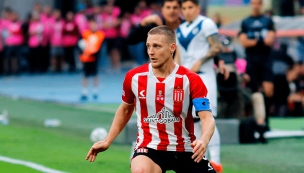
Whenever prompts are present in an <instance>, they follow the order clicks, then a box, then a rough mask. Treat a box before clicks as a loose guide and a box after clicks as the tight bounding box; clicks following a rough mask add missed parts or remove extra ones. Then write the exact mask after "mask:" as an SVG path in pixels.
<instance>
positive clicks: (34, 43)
mask: <svg viewBox="0 0 304 173" xmlns="http://www.w3.org/2000/svg"><path fill="white" fill-rule="evenodd" d="M160 10H161V6H160V4H158V3H151V4H149V6H147V3H146V1H139V2H138V4H137V6H136V7H135V8H134V10H133V11H132V13H131V12H130V11H125V12H123V13H122V11H121V9H120V7H118V6H115V5H114V0H108V1H106V2H105V3H102V4H98V5H95V6H92V5H91V4H90V3H87V4H85V3H83V4H82V3H80V4H78V5H77V13H76V14H75V13H74V12H72V11H69V12H67V13H66V14H65V15H63V14H62V13H61V11H60V10H58V9H52V8H51V7H50V6H41V4H39V3H36V4H34V6H33V9H32V11H31V12H30V13H29V14H28V16H27V18H26V20H25V21H21V20H20V19H19V16H18V12H16V11H13V10H12V9H11V8H10V7H5V8H4V9H3V10H2V18H1V19H0V33H1V37H0V39H1V40H0V75H17V74H20V73H23V72H29V73H45V72H49V71H50V72H61V71H63V70H64V71H69V72H74V71H76V70H77V69H81V67H78V68H76V64H77V61H78V59H79V58H77V57H78V56H79V55H77V54H79V53H78V51H77V47H78V46H77V45H78V41H79V39H81V34H82V32H83V31H84V30H85V29H89V20H91V19H94V20H95V21H96V22H97V23H98V29H99V30H102V31H103V32H104V33H105V41H104V42H105V43H106V45H107V46H106V48H105V46H103V48H104V49H106V50H107V54H108V57H109V60H110V63H111V66H112V69H114V70H117V71H119V70H120V68H121V61H122V60H126V59H131V58H133V59H135V60H136V62H137V64H138V65H142V64H144V63H145V62H146V59H145V58H146V55H145V54H144V53H143V54H142V55H143V56H141V55H140V56H135V57H133V56H132V54H130V53H129V52H136V51H137V48H138V45H136V46H128V45H127V44H126V37H127V36H128V33H129V32H130V29H131V28H132V27H133V26H136V25H138V24H139V23H140V22H141V21H142V19H143V18H144V17H146V16H148V15H150V14H160ZM141 46H142V48H141V50H142V52H144V45H143V44H142V45H141ZM122 55H123V56H122ZM80 64H81V63H80Z"/></svg>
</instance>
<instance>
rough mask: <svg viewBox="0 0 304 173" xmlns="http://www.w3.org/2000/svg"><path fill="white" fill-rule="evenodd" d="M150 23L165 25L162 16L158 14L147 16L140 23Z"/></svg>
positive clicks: (142, 24) (143, 24)
mask: <svg viewBox="0 0 304 173" xmlns="http://www.w3.org/2000/svg"><path fill="white" fill-rule="evenodd" d="M150 23H156V25H158V26H160V25H163V22H162V20H161V18H160V17H159V16H158V15H157V14H154V15H151V16H147V17H146V18H144V19H143V20H142V21H141V23H140V24H141V26H146V25H147V24H150Z"/></svg>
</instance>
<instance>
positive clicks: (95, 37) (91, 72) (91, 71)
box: [80, 19, 105, 100]
mask: <svg viewBox="0 0 304 173" xmlns="http://www.w3.org/2000/svg"><path fill="white" fill-rule="evenodd" d="M89 26H90V29H88V30H84V31H83V33H82V37H83V40H84V41H85V48H84V49H83V50H82V53H81V55H80V60H81V61H82V62H83V70H84V77H83V81H82V85H83V89H82V96H81V100H87V98H88V96H87V95H88V85H89V84H88V83H89V81H88V77H90V76H93V78H94V79H93V85H94V87H93V97H94V99H97V97H98V75H97V72H98V70H97V66H98V54H99V50H100V47H101V44H102V42H103V40H104V38H105V34H104V32H103V31H98V24H97V23H96V21H95V20H94V19H91V20H90V23H89Z"/></svg>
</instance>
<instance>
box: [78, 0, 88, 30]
mask: <svg viewBox="0 0 304 173" xmlns="http://www.w3.org/2000/svg"><path fill="white" fill-rule="evenodd" d="M85 8H86V5H85V4H82V3H80V4H78V5H77V9H78V12H77V14H76V15H75V22H76V24H77V27H78V31H79V33H83V31H84V30H85V29H88V21H87V17H86V15H85Z"/></svg>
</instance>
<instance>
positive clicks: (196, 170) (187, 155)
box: [174, 152, 215, 173]
mask: <svg viewBox="0 0 304 173" xmlns="http://www.w3.org/2000/svg"><path fill="white" fill-rule="evenodd" d="M192 155H193V153H192V152H180V153H178V155H177V158H178V162H177V164H176V167H175V170H174V171H175V172H176V173H185V172H186V173H215V171H214V168H213V167H212V165H211V164H210V162H209V161H208V160H207V158H206V157H204V158H203V159H202V160H201V161H200V162H199V163H197V162H194V159H192V158H191V157H192Z"/></svg>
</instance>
